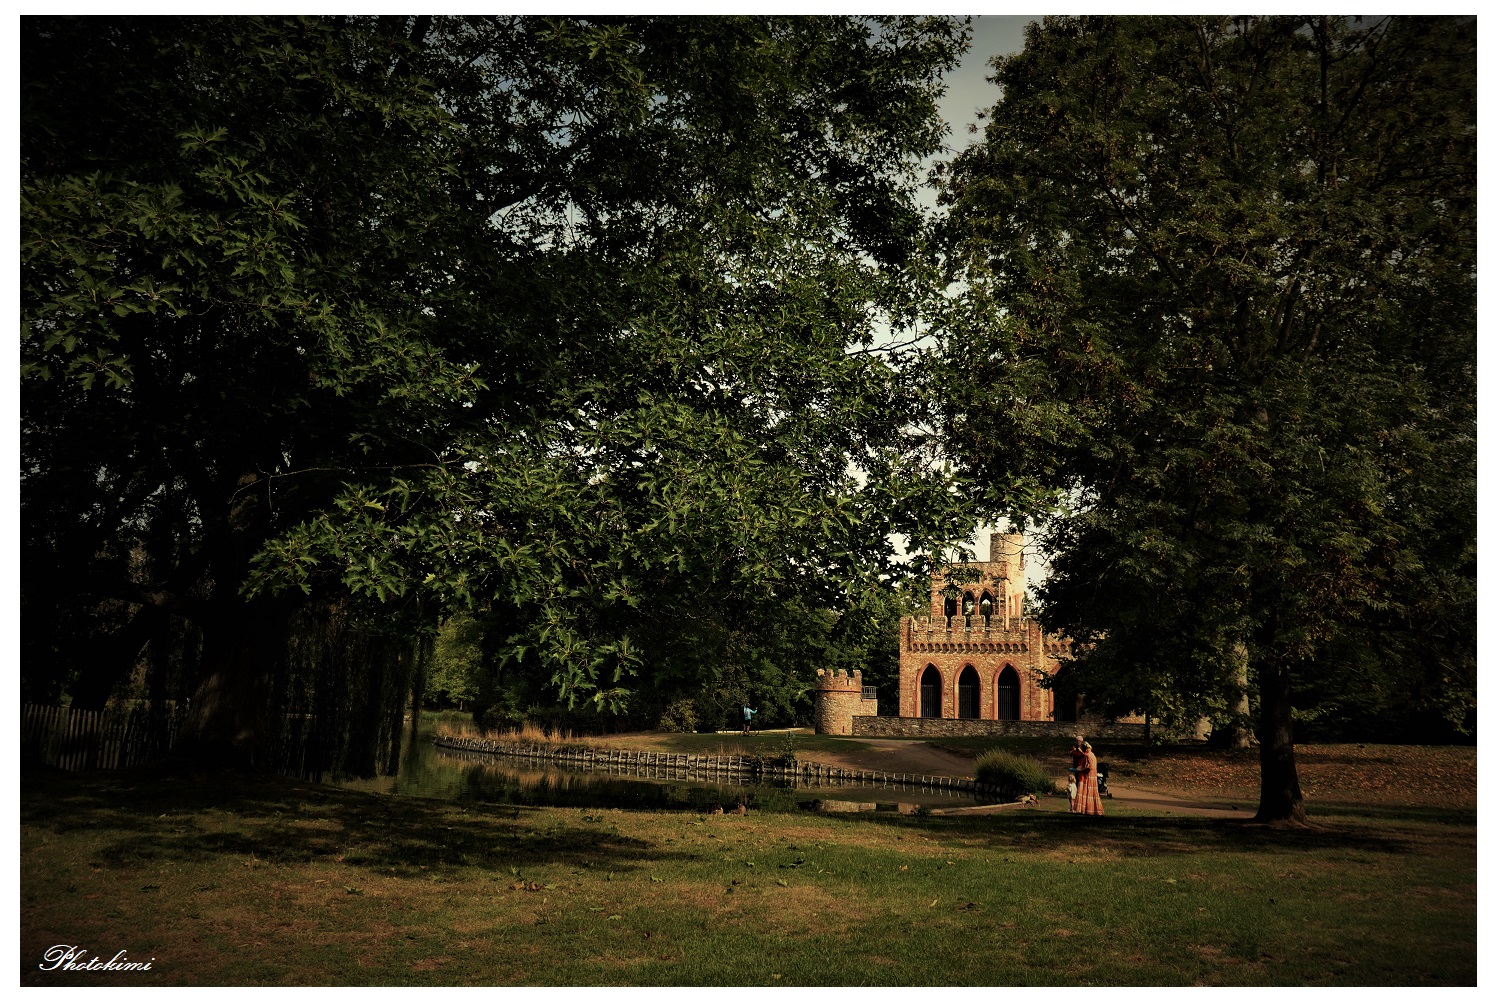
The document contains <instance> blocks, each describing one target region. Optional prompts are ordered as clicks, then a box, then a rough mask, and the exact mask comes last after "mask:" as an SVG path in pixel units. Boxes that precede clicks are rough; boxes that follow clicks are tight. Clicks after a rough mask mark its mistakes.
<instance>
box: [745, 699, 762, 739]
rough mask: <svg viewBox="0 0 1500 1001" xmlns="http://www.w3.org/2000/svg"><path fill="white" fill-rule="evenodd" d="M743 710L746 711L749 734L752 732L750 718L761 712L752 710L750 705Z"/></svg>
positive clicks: (746, 724) (746, 726) (746, 728)
mask: <svg viewBox="0 0 1500 1001" xmlns="http://www.w3.org/2000/svg"><path fill="white" fill-rule="evenodd" d="M743 709H744V711H745V732H746V733H749V732H750V717H751V716H754V715H755V714H756V713H758V712H760V710H759V709H751V708H750V706H749V705H748V704H746V705H745V706H744V707H743Z"/></svg>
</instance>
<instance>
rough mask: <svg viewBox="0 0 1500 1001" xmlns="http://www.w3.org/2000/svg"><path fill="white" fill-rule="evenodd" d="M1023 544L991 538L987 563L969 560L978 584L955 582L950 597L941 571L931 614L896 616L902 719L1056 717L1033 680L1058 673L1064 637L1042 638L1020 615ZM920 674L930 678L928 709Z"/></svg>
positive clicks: (1065, 643) (1013, 538) (1065, 645)
mask: <svg viewBox="0 0 1500 1001" xmlns="http://www.w3.org/2000/svg"><path fill="white" fill-rule="evenodd" d="M1023 542H1024V540H1023V537H1022V536H1020V535H1001V534H998V533H997V534H995V535H993V536H991V537H990V558H989V560H988V561H986V562H983V563H970V564H967V565H966V568H967V569H970V570H974V571H978V573H979V579H978V580H977V581H975V582H972V583H960V582H957V581H953V582H952V584H953V587H955V588H956V590H957V594H956V596H954V597H949V596H948V594H947V593H946V592H947V591H948V588H949V584H950V580H949V579H946V578H945V576H944V575H942V574H939V575H938V576H937V577H935V578H934V579H933V582H932V605H931V610H930V614H928V615H925V616H915V617H914V616H907V617H905V618H903V619H902V620H901V681H900V686H901V691H900V703H899V706H900V708H899V712H900V714H901V715H902V716H914V717H920V716H940V717H943V718H946V719H958V718H965V717H967V718H975V719H990V720H996V719H1014V720H1051V719H1054V718H1055V716H1054V712H1053V709H1054V706H1053V693H1052V692H1050V691H1048V690H1046V689H1043V688H1042V687H1041V686H1040V685H1039V684H1038V683H1037V682H1038V679H1039V678H1040V676H1041V675H1043V674H1047V675H1051V674H1056V673H1057V670H1058V668H1059V666H1060V661H1059V659H1058V658H1059V657H1063V658H1066V656H1067V652H1068V647H1069V641H1068V640H1067V639H1066V638H1064V637H1061V636H1049V635H1044V634H1043V633H1042V628H1041V625H1040V624H1039V623H1037V622H1036V621H1035V620H1033V619H1028V618H1026V617H1025V615H1024V607H1023V597H1024V595H1025V593H1026V560H1025V554H1024V552H1023V549H1022V545H1023ZM929 668H930V669H931V670H932V673H931V674H929ZM924 679H925V680H927V681H928V683H929V684H928V693H927V694H928V698H927V705H926V707H925V708H926V711H925V712H924V711H923V709H924V706H923V681H924ZM934 681H936V682H937V684H936V685H933V684H932V682H934ZM1072 715H1073V714H1072V713H1065V714H1063V716H1064V718H1071V717H1072Z"/></svg>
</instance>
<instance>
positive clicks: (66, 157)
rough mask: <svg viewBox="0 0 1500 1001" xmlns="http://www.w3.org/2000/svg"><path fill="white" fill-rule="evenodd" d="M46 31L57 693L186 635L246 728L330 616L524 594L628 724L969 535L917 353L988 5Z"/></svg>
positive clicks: (552, 642)
mask: <svg viewBox="0 0 1500 1001" xmlns="http://www.w3.org/2000/svg"><path fill="white" fill-rule="evenodd" d="M22 34H23V38H22V84H21V144H22V165H21V179H22V211H21V223H22V248H21V256H22V269H21V304H22V313H23V330H22V346H21V350H22V365H23V380H22V393H23V397H22V399H23V427H22V448H23V469H22V488H23V512H22V518H23V538H24V539H25V540H26V552H25V556H24V559H25V563H24V567H25V571H24V572H25V582H26V601H25V613H24V614H25V621H26V625H27V643H28V648H29V651H30V652H29V654H28V661H29V662H30V663H32V664H34V665H36V666H37V670H34V671H32V672H31V673H30V674H29V675H28V677H27V678H26V679H25V684H26V686H27V687H28V689H29V690H30V691H32V692H43V691H45V690H49V689H50V690H52V691H55V690H56V689H57V687H58V686H60V685H66V686H67V687H69V688H70V690H71V691H72V694H73V696H74V698H75V700H78V701H80V702H81V703H84V704H87V703H89V702H90V701H92V702H94V703H95V704H97V703H98V702H100V701H102V700H103V698H104V697H105V696H107V695H108V693H109V692H110V691H111V690H112V689H113V688H114V687H115V686H116V685H117V684H118V683H119V681H120V679H121V678H122V677H124V676H125V675H127V674H128V672H129V670H130V668H131V666H132V665H133V664H134V663H135V661H136V659H137V656H138V654H139V653H140V651H141V650H142V648H143V646H144V647H145V648H146V649H147V650H148V652H149V651H151V650H152V649H162V648H165V646H167V645H168V643H169V641H171V639H172V637H173V636H178V637H179V639H180V638H181V634H182V632H183V630H184V629H186V630H187V632H188V634H190V635H189V641H188V642H187V646H189V647H193V644H194V643H197V642H199V641H201V657H200V656H198V655H196V654H195V655H194V656H193V657H190V658H188V660H189V661H191V663H188V664H187V666H186V667H183V666H181V665H180V664H179V666H178V668H176V670H178V672H179V674H180V675H181V681H182V684H183V685H184V686H185V689H184V690H185V691H193V692H195V697H194V704H195V707H196V709H197V717H196V726H197V729H198V732H199V733H200V735H201V736H202V738H203V739H204V740H205V741H207V742H209V743H218V744H221V745H222V744H235V743H240V742H242V741H243V740H244V739H248V738H244V735H245V734H253V733H254V732H256V731H257V730H258V729H259V728H260V727H261V725H262V722H263V718H264V715H265V713H266V712H267V707H268V706H270V705H272V704H273V703H276V702H277V699H276V698H275V697H271V696H270V695H269V694H268V693H273V692H275V691H282V689H279V688H277V687H276V684H275V683H274V676H275V675H276V671H277V668H276V667H275V665H277V664H282V663H285V662H287V655H286V649H287V636H288V634H289V629H292V626H291V625H290V624H291V623H293V622H294V620H295V618H296V616H298V615H302V616H306V615H308V614H311V613H310V612H309V610H310V609H321V610H322V611H320V612H318V613H317V615H316V616H315V618H317V619H318V621H319V622H323V623H325V625H326V623H328V622H330V621H333V619H335V618H339V617H340V616H344V617H345V618H342V619H339V621H346V620H347V621H349V622H352V623H363V625H361V626H359V628H361V629H364V630H365V631H366V632H368V631H369V630H377V631H379V630H388V631H393V632H394V635H395V636H398V637H399V636H407V637H410V636H412V635H415V634H416V633H417V632H418V631H420V630H421V629H424V628H425V629H428V630H429V631H430V628H431V624H432V623H433V622H434V621H435V620H436V619H437V618H438V617H439V616H441V615H444V614H447V613H449V612H452V611H454V610H480V611H483V612H484V614H486V615H488V616H490V620H489V621H490V622H491V623H492V626H493V628H494V629H496V630H498V631H499V632H500V633H501V634H502V635H501V637H500V641H499V642H498V645H497V647H496V658H497V664H496V668H497V669H500V670H510V671H517V670H521V671H525V672H528V673H529V674H530V675H531V676H534V677H539V678H541V679H543V680H544V681H545V683H546V684H547V685H548V686H550V688H551V690H552V691H553V692H554V694H555V695H556V696H558V697H561V698H562V699H564V700H567V701H570V702H577V701H579V700H582V701H583V702H586V703H590V704H592V705H594V706H596V707H598V708H603V709H607V708H616V709H618V708H622V707H626V706H628V705H629V703H630V701H631V699H632V698H633V697H635V696H636V695H638V694H639V693H640V692H641V691H642V690H643V689H650V688H652V687H653V686H663V685H665V686H670V685H672V684H675V683H679V682H682V683H687V682H695V683H696V682H697V681H700V680H701V679H702V678H703V677H705V676H708V675H711V674H712V672H713V671H714V670H716V669H717V668H716V664H717V663H718V662H719V660H720V659H721V657H720V655H721V654H722V651H723V648H724V646H725V644H726V643H728V642H729V640H730V637H731V636H737V637H741V638H743V637H745V636H749V637H755V636H756V635H757V623H759V622H761V621H762V620H765V621H771V620H784V619H785V617H786V616H787V615H788V614H789V613H788V610H789V609H794V608H798V607H801V608H804V609H810V608H816V607H832V608H837V607H841V605H842V604H844V603H846V602H847V600H848V597H847V596H848V595H850V594H857V593H860V592H861V591H862V590H864V589H865V588H867V587H868V586H869V585H870V582H871V581H872V580H875V579H877V578H878V577H879V576H880V575H882V574H890V573H898V572H900V571H901V567H900V566H899V565H897V564H896V563H895V562H894V560H893V554H892V552H891V543H890V542H889V541H888V537H889V536H890V535H891V533H896V532H899V533H902V534H904V535H906V536H908V537H909V538H911V539H912V540H914V541H915V542H916V543H918V544H923V543H925V542H927V541H928V540H932V541H935V542H940V541H943V540H945V539H947V538H949V537H951V536H954V535H961V534H963V532H964V531H965V529H966V526H964V525H963V524H962V518H961V511H960V506H959V504H958V503H957V501H956V500H955V499H954V496H953V494H952V492H951V491H950V490H949V489H948V484H947V482H946V481H945V480H944V478H943V477H942V476H941V475H940V474H939V473H938V472H937V471H935V469H934V467H933V466H932V464H931V463H930V462H929V461H928V458H929V457H928V456H926V455H925V454H924V453H923V452H922V445H923V441H922V439H921V438H920V437H919V436H917V435H915V434H914V433H913V432H912V430H911V429H912V427H913V426H914V422H915V421H916V420H917V419H919V418H920V417H921V416H922V415H921V413H920V408H921V403H920V400H919V399H918V397H917V396H916V395H915V394H913V393H912V392H910V388H909V385H908V377H907V375H906V373H905V368H904V366H903V365H902V364H901V358H900V357H899V352H892V351H890V350H886V349H884V348H882V344H884V343H887V342H889V341H890V340H892V339H893V338H894V339H900V338H901V337H902V335H903V332H904V331H905V330H906V329H907V328H909V327H910V325H911V324H912V323H914V322H915V318H916V316H917V315H918V309H919V307H920V305H921V303H922V302H923V300H924V299H925V298H926V297H927V296H928V295H929V294H930V289H931V287H932V282H931V279H930V275H929V274H927V272H926V271H925V270H924V266H923V265H922V263H921V262H922V255H921V254H919V253H918V250H919V247H920V242H921V239H922V237H923V225H924V224H923V221H922V215H921V213H920V211H919V209H918V207H917V205H916V203H915V201H914V193H915V190H916V185H917V178H916V173H915V168H916V164H917V163H918V161H919V160H920V158H922V157H924V156H926V155H929V154H931V153H933V152H935V151H936V150H938V149H939V147H940V143H941V139H942V131H943V126H942V124H941V121H940V119H939V118H938V116H937V114H936V109H935V104H934V101H935V99H936V97H937V96H938V94H939V93H940V88H941V84H940V74H941V73H942V72H943V71H945V70H946V69H948V68H950V67H951V66H952V65H953V64H954V63H955V61H956V59H957V56H958V53H959V52H960V51H961V48H962V46H963V44H964V32H963V29H962V27H961V26H960V25H957V24H955V23H954V22H952V21H951V20H949V19H942V18H880V19H873V20H872V19H854V18H828V17H808V18H690V19H689V18H651V17H646V18H628V19H613V18H605V19H573V18H550V17H548V18H542V17H444V18H437V17H428V16H421V17H416V18H399V17H398V18H297V19H280V18H169V19H147V18H132V19H107V18H86V19H69V18H52V17H45V18H41V17H34V18H27V19H25V20H24V22H23V32H22ZM350 616H352V618H350ZM351 628H352V627H351ZM195 637H196V639H194V638H195ZM179 645H180V644H179ZM334 645H335V646H337V644H336V643H335V644H334ZM294 646H295V644H294ZM193 648H194V649H197V648H196V647H193ZM320 649H321V648H320ZM101 651H103V653H102V655H101ZM320 663H321V662H320ZM403 663H405V662H403ZM325 666H326V665H325ZM409 668H410V665H408V666H407V667H403V668H401V670H403V671H404V670H408V669H409ZM320 669H321V668H319V667H318V664H317V663H311V664H309V665H307V666H305V671H310V672H314V673H316V672H317V671H318V670H320ZM396 673H397V674H400V671H397V672H396ZM408 680H409V679H408ZM400 683H403V682H400V679H399V678H396V677H395V676H394V675H393V676H392V680H391V686H394V687H391V686H387V688H388V690H387V694H386V695H385V696H382V698H383V699H385V700H386V701H387V702H388V701H389V697H392V696H391V692H394V691H396V689H398V688H399V687H400ZM358 688H359V684H358V682H357V681H354V682H351V683H350V684H348V685H346V686H345V695H346V696H348V697H349V698H354V697H356V696H357V695H358V691H357V690H358ZM351 693H352V694H351ZM317 697H318V696H316V695H310V696H309V698H317ZM339 697H340V698H344V697H345V696H339ZM284 701H285V700H283V702H284ZM346 701H347V699H346Z"/></svg>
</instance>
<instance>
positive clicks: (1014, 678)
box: [995, 664, 1021, 719]
mask: <svg viewBox="0 0 1500 1001" xmlns="http://www.w3.org/2000/svg"><path fill="white" fill-rule="evenodd" d="M995 718H996V719H1020V718H1021V676H1020V675H1019V674H1017V673H1016V669H1015V668H1013V667H1011V666H1010V665H1009V664H1006V665H1005V670H1003V671H1001V672H1000V680H999V681H997V682H996V683H995Z"/></svg>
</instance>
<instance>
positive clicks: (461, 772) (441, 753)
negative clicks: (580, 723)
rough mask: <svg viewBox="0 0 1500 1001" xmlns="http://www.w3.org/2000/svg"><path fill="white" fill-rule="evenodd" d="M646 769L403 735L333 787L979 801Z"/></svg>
mask: <svg viewBox="0 0 1500 1001" xmlns="http://www.w3.org/2000/svg"><path fill="white" fill-rule="evenodd" d="M656 771H659V769H654V768H652V767H650V766H641V767H638V768H629V767H624V768H622V767H620V766H618V765H614V766H610V767H608V768H606V767H603V766H599V765H575V764H572V763H560V762H549V763H546V764H539V763H537V762H535V761H531V760H527V759H523V758H516V757H510V756H508V755H494V754H484V753H480V752H473V751H459V750H454V749H450V748H442V747H435V746H433V744H432V736H431V734H430V733H427V732H422V733H419V734H418V736H417V739H416V740H412V739H411V736H410V731H408V732H407V735H406V736H404V737H403V740H402V750H401V766H400V769H399V770H398V771H397V774H395V775H387V776H383V777H380V778H374V779H345V780H340V781H336V782H334V783H333V784H335V785H339V786H342V787H345V788H349V789H359V790H363V791H365V792H376V793H386V794H394V795H401V796H419V797H424V798H428V799H443V800H472V801H477V802H482V803H505V804H513V805H517V806H564V807H578V808H593V809H599V808H616V809H635V810H683V811H690V812H696V813H703V812H707V811H710V810H712V809H713V808H714V807H720V808H722V809H724V810H732V809H734V807H735V806H737V805H739V804H741V803H743V804H744V805H745V806H746V808H748V809H751V810H765V811H774V812H793V811H798V810H824V811H827V812H840V813H842V812H859V811H863V810H880V811H886V810H890V811H896V812H903V813H914V812H917V811H918V810H924V809H933V808H948V807H956V806H972V805H976V804H977V803H979V802H981V800H978V799H976V798H975V797H973V796H972V795H970V794H968V793H966V792H960V791H956V790H949V789H922V788H914V787H911V786H891V785H887V784H882V783H874V782H870V783H859V782H850V781H844V782H839V783H835V784H829V785H822V786H819V785H804V786H798V787H796V788H793V787H791V786H788V785H785V784H772V783H762V782H756V781H753V780H751V779H750V778H748V777H745V778H738V777H723V778H721V779H719V780H717V781H688V780H683V779H681V778H676V779H670V778H661V777H657V776H656V775H655V774H653V772H656Z"/></svg>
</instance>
